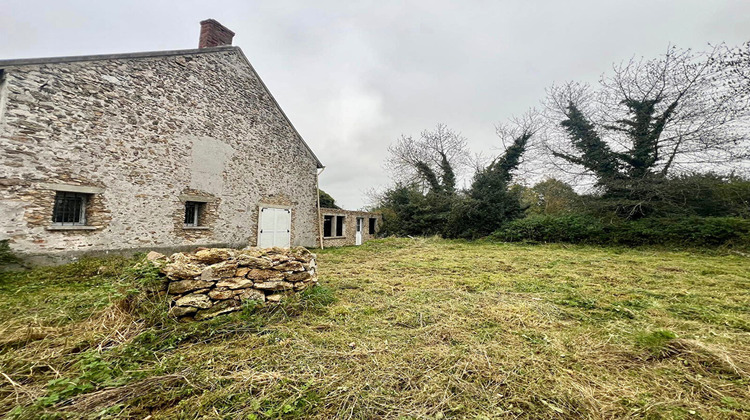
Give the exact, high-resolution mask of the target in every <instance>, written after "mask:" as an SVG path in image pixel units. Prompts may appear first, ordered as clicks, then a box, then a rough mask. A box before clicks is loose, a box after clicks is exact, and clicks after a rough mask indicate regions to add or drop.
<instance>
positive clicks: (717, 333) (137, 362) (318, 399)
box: [0, 239, 750, 419]
mask: <svg viewBox="0 0 750 420" xmlns="http://www.w3.org/2000/svg"><path fill="white" fill-rule="evenodd" d="M318 255H319V261H320V284H321V286H320V287H316V288H315V289H313V290H311V291H308V292H306V293H304V294H303V295H302V296H300V297H293V298H289V299H287V300H286V301H284V302H283V303H282V304H280V305H275V306H266V307H262V308H257V307H253V306H251V305H248V306H246V307H245V308H243V311H242V312H240V313H235V314H232V315H228V316H223V317H219V318H217V319H215V320H212V321H210V322H203V323H192V324H180V323H176V322H175V321H174V320H171V319H170V318H169V317H167V316H166V315H165V314H164V312H165V311H164V302H160V301H159V300H158V299H153V298H152V299H149V300H147V299H145V298H144V297H143V294H142V293H140V294H139V293H138V292H137V289H139V288H140V287H141V286H140V285H141V284H143V283H148V282H149V281H153V278H154V276H155V274H154V270H153V269H151V268H149V267H148V266H141V267H140V268H138V267H136V268H133V265H134V264H135V263H136V260H126V259H118V258H114V259H107V260H84V261H80V262H77V263H74V264H70V265H67V266H63V267H56V268H39V269H35V270H33V271H29V272H22V273H12V274H7V273H6V274H0V276H2V279H1V280H0V416H3V415H4V416H7V417H8V418H43V417H45V416H46V417H48V418H81V417H84V418H86V417H90V418H140V419H142V418H145V417H148V416H151V417H150V418H152V419H164V418H182V419H199V418H226V419H265V418H316V419H330V418H353V419H376V418H377V419H379V418H400V419H411V418H415V419H417V418H432V419H441V418H498V417H508V418H516V417H520V418H621V417H635V418H750V258H748V257H747V256H745V255H740V254H731V253H722V252H719V251H669V250H655V249H626V248H598V247H590V246H563V245H519V244H496V243H489V242H460V241H445V240H439V239H416V240H412V239H386V240H377V241H372V242H369V243H367V244H365V245H363V246H361V247H347V248H337V249H327V250H324V251H318Z"/></svg>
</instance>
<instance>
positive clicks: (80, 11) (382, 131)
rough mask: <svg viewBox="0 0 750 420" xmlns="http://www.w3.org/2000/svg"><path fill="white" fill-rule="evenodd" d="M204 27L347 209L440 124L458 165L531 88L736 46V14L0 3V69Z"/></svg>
mask: <svg viewBox="0 0 750 420" xmlns="http://www.w3.org/2000/svg"><path fill="white" fill-rule="evenodd" d="M206 18H214V19H216V20H218V21H219V22H221V23H222V24H224V25H225V26H227V27H228V28H230V29H232V30H233V31H234V32H235V33H236V34H237V35H236V36H235V38H234V45H237V46H239V47H241V48H242V50H243V51H244V52H245V55H247V57H248V58H249V59H250V61H251V62H252V63H253V66H254V67H255V68H256V70H257V71H258V73H259V74H260V76H261V77H262V78H263V80H264V81H265V82H266V84H267V85H268V87H269V88H270V90H271V92H272V93H273V95H274V96H275V97H276V99H277V100H278V102H279V103H280V104H281V106H282V108H283V109H284V111H285V112H286V113H287V115H288V116H289V118H290V119H291V120H292V123H293V124H294V125H295V126H296V127H297V129H298V130H299V132H300V133H301V134H302V136H303V137H304V138H305V140H306V141H307V143H308V144H309V145H310V146H311V147H312V149H313V150H314V151H315V153H316V154H317V155H318V157H319V158H320V160H321V161H322V162H323V164H324V165H326V170H325V172H324V173H323V175H322V176H321V187H322V188H323V189H324V190H326V191H327V192H328V193H330V194H331V195H332V196H333V197H334V198H335V199H336V200H337V202H338V203H339V204H340V205H342V206H344V207H346V208H351V209H356V208H359V207H361V206H363V205H364V204H366V202H367V201H366V196H365V191H367V190H369V189H370V188H373V187H374V188H382V187H384V186H386V185H387V184H388V183H389V182H390V180H389V178H388V175H387V174H386V172H385V170H384V169H383V161H384V159H385V157H386V155H387V150H386V149H387V147H388V145H389V144H390V143H392V142H393V141H395V140H396V139H397V138H398V137H399V136H400V135H401V134H405V135H410V134H411V135H418V133H419V132H420V131H421V130H423V129H425V128H432V127H434V126H435V125H436V124H437V123H445V124H447V125H448V126H449V127H450V128H452V129H454V130H456V131H460V132H461V133H463V134H464V135H465V136H466V137H467V138H468V139H469V143H470V145H471V148H472V149H473V151H474V152H481V151H484V152H485V154H487V153H490V152H492V151H493V149H494V150H496V149H497V148H498V146H499V143H498V139H497V137H496V136H495V128H494V127H495V124H497V123H498V122H502V121H504V120H506V119H507V118H509V117H511V116H512V115H518V114H522V113H523V112H524V111H526V110H527V109H528V108H530V107H532V106H536V105H538V104H539V102H540V100H541V99H542V98H543V97H544V91H545V88H546V87H548V86H550V85H551V84H553V83H555V82H558V83H559V82H564V81H567V80H580V81H596V80H597V79H598V76H599V75H600V74H601V73H602V72H605V71H607V70H608V69H609V68H610V66H611V63H612V62H615V61H621V60H624V59H628V58H630V57H632V56H646V57H655V56H657V55H658V54H660V53H661V52H663V51H664V50H665V49H666V48H667V46H668V45H669V44H670V43H671V44H675V45H677V46H679V47H692V48H695V49H706V47H707V45H708V43H720V42H727V43H728V44H732V45H736V44H740V43H742V42H744V41H747V40H750V0H733V1H732V0H726V1H724V0H694V1H692V0H671V1H666V0H665V1H659V0H627V1H625V0H622V1H614V0H611V1H607V0H586V1H583V0H566V1H560V0H548V1H543V0H536V1H534V0H518V1H505V0H496V1H440V0H423V1H386V0H380V1H353V0H339V1H310V0H300V1H284V0H276V1H243V0H236V1H217V0H213V1H205V0H204V1H186V0H180V1H159V0H150V1H140V0H138V1H133V0H130V1H119V2H115V1H101V0H96V1H94V0H91V1H83V0H78V1H65V0H57V1H51V0H48V1H34V0H3V1H2V12H1V13H0V59H8V58H23V57H46V56H60V55H82V54H100V53H119V52H136V51H156V50H172V49H188V48H196V47H197V43H198V33H199V24H198V22H199V21H201V20H203V19H206Z"/></svg>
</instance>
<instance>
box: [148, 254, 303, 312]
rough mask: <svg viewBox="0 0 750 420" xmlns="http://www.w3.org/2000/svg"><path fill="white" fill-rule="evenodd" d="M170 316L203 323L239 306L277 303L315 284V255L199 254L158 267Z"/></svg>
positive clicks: (175, 256) (182, 256) (177, 256)
mask: <svg viewBox="0 0 750 420" xmlns="http://www.w3.org/2000/svg"><path fill="white" fill-rule="evenodd" d="M161 272H162V273H163V274H164V275H165V276H166V278H167V279H168V285H167V293H168V294H169V295H170V296H171V297H172V307H171V310H170V311H171V313H172V314H173V315H175V316H177V317H179V318H185V319H190V318H192V319H195V320H203V319H208V318H212V317H214V316H216V315H219V314H223V313H227V312H232V311H236V310H239V309H240V308H241V307H242V301H245V300H255V301H259V302H266V301H268V302H278V301H279V300H281V298H282V297H283V296H285V295H288V294H291V293H295V292H300V291H302V290H304V289H306V288H307V287H310V286H312V285H314V284H316V283H317V282H318V277H317V274H316V262H315V254H313V253H311V252H310V251H308V250H307V249H305V248H303V247H296V248H292V249H284V248H268V249H260V248H246V249H243V250H237V249H229V248H208V249H200V250H198V251H196V252H195V253H177V254H173V255H172V256H171V257H169V258H168V259H167V261H166V262H165V263H164V264H163V265H162V266H161Z"/></svg>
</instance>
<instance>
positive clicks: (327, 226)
mask: <svg viewBox="0 0 750 420" xmlns="http://www.w3.org/2000/svg"><path fill="white" fill-rule="evenodd" d="M331 236H333V216H323V237H325V238H330V237H331Z"/></svg>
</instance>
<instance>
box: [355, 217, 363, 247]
mask: <svg viewBox="0 0 750 420" xmlns="http://www.w3.org/2000/svg"><path fill="white" fill-rule="evenodd" d="M355 223H356V224H357V226H356V230H355V231H354V245H362V240H363V238H362V235H364V232H363V230H364V228H365V218H364V217H357V221H356V222H355Z"/></svg>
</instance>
